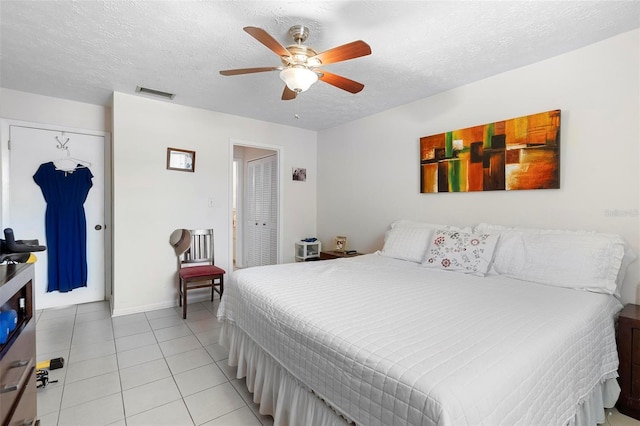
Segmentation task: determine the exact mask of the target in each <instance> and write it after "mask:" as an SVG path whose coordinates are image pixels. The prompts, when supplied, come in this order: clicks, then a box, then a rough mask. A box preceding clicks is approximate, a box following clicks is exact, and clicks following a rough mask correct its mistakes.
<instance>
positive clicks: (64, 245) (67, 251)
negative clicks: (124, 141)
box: [33, 162, 93, 292]
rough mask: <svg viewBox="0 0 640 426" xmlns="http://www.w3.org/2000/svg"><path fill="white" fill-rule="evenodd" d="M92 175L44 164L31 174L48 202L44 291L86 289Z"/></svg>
mask: <svg viewBox="0 0 640 426" xmlns="http://www.w3.org/2000/svg"><path fill="white" fill-rule="evenodd" d="M92 178H93V174H92V173H91V170H89V169H88V168H86V167H82V166H80V165H79V166H78V168H76V169H75V170H73V171H70V172H69V171H67V172H65V171H63V170H56V167H55V165H54V164H53V162H49V163H43V164H41V165H40V167H38V171H37V172H36V174H35V175H33V180H34V181H35V182H36V183H37V184H38V186H39V187H40V189H41V190H42V195H43V196H44V199H45V201H46V202H47V211H46V213H45V229H46V237H47V243H46V244H47V260H48V269H49V270H48V274H47V275H48V279H49V280H48V284H47V291H48V292H50V291H60V292H68V291H71V290H73V289H74V288H78V287H86V286H87V219H86V217H85V213H84V202H85V200H86V199H87V194H88V193H89V189H91V187H92V186H93V182H92V180H91V179H92Z"/></svg>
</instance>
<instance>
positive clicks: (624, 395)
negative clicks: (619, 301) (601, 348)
mask: <svg viewBox="0 0 640 426" xmlns="http://www.w3.org/2000/svg"><path fill="white" fill-rule="evenodd" d="M616 341H617V344H618V357H619V359H620V366H619V367H618V375H619V377H618V382H619V383H620V388H621V391H620V398H618V403H617V404H616V407H618V411H620V412H621V413H622V414H626V415H627V416H631V417H633V418H635V419H637V420H640V306H638V305H633V304H629V305H627V306H625V307H624V309H623V310H622V312H620V316H619V317H618V328H617V330H616Z"/></svg>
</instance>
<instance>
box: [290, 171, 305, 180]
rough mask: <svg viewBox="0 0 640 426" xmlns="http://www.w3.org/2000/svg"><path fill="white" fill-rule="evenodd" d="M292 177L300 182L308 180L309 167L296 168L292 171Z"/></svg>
mask: <svg viewBox="0 0 640 426" xmlns="http://www.w3.org/2000/svg"><path fill="white" fill-rule="evenodd" d="M292 177H293V180H296V181H299V182H306V181H307V169H301V168H294V169H293V171H292Z"/></svg>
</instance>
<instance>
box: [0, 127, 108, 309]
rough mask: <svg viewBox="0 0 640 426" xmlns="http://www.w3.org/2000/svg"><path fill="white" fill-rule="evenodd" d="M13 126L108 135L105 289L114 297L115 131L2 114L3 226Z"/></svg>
mask: <svg viewBox="0 0 640 426" xmlns="http://www.w3.org/2000/svg"><path fill="white" fill-rule="evenodd" d="M11 126H18V127H27V128H33V129H40V130H51V131H56V132H65V133H79V134H84V135H91V136H101V137H103V138H104V152H103V162H104V188H103V191H104V192H103V193H104V200H103V202H104V258H103V262H104V286H105V288H104V291H105V299H106V300H111V298H112V296H113V278H112V277H113V275H112V267H113V264H112V259H113V254H112V247H113V243H112V239H113V229H112V226H111V225H112V203H111V176H112V174H111V145H112V141H111V133H110V132H105V131H102V130H93V129H81V128H77V127H71V126H65V125H55V124H48V123H38V122H35V121H24V120H13V119H8V118H1V117H0V170H1V175H0V180H1V185H0V199H1V201H2V203H1V206H2V208H1V209H0V228H2V229H4V227H5V225H6V224H7V223H10V222H11V217H10V208H9V196H10V194H9V191H10V186H11V182H9V176H10V167H11V166H10V161H9V157H10V152H9V151H10V150H9V143H10V141H9V138H10V128H11Z"/></svg>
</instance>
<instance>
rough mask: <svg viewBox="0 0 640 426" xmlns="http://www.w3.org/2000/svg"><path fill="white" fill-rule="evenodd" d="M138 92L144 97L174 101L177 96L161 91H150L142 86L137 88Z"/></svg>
mask: <svg viewBox="0 0 640 426" xmlns="http://www.w3.org/2000/svg"><path fill="white" fill-rule="evenodd" d="M136 92H138V93H142V94H144V95H151V96H157V97H159V98H164V99H173V98H174V97H175V96H176V95H175V93H169V92H163V91H161V90H155V89H149V88H147V87H142V86H137V87H136Z"/></svg>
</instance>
